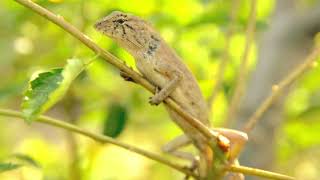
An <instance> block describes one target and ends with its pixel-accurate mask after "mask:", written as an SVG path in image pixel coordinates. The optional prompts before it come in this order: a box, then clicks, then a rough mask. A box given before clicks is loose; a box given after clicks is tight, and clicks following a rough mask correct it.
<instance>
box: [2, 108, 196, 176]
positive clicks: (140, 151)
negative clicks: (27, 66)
mask: <svg viewBox="0 0 320 180" xmlns="http://www.w3.org/2000/svg"><path fill="white" fill-rule="evenodd" d="M0 115H2V116H9V117H16V118H19V119H21V120H23V119H24V117H23V115H22V113H21V112H18V111H13V110H10V109H0ZM35 122H40V123H44V124H49V125H52V126H55V127H59V128H62V129H65V130H69V131H72V132H74V133H78V134H81V135H84V136H87V137H89V138H91V139H93V140H95V141H98V142H101V143H110V144H113V145H116V146H118V147H121V148H124V149H126V150H128V151H131V152H134V153H137V154H140V155H142V156H145V157H147V158H149V159H152V160H154V161H157V162H160V163H162V164H164V165H166V166H169V167H171V168H173V169H176V170H178V171H180V172H182V173H184V174H186V175H189V176H192V177H194V178H198V177H197V175H196V174H195V173H193V172H192V171H190V170H188V169H187V168H185V167H184V166H182V165H178V164H176V163H174V162H171V161H169V160H166V159H164V158H162V157H161V156H160V155H157V154H154V153H151V152H148V151H145V150H143V149H140V148H138V147H135V146H132V145H129V144H125V143H123V142H119V141H117V140H115V139H113V138H110V137H108V136H103V135H100V134H95V133H92V132H90V131H87V130H85V129H82V128H79V127H77V126H75V125H73V124H70V123H67V122H64V121H62V120H58V119H54V118H51V117H48V116H40V117H39V118H38V119H37V121H35Z"/></svg>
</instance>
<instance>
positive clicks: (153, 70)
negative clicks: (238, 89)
mask: <svg viewBox="0 0 320 180" xmlns="http://www.w3.org/2000/svg"><path fill="white" fill-rule="evenodd" d="M95 28H96V29H97V30H98V31H100V32H102V33H103V34H105V35H107V36H108V37H110V38H112V39H113V40H114V41H116V42H117V43H118V44H119V45H120V46H121V47H123V48H125V49H126V50H127V51H128V52H129V53H130V54H131V55H132V56H133V57H134V58H135V60H136V66H137V69H138V70H139V71H140V73H142V75H143V76H144V77H146V78H147V79H148V80H149V81H150V82H151V83H152V84H154V85H155V86H157V87H160V88H164V87H165V86H166V84H168V83H169V82H170V80H172V79H173V78H174V77H173V76H179V78H181V79H180V80H179V83H178V84H177V86H176V87H175V89H174V90H173V91H172V92H171V93H170V97H171V98H172V99H173V100H174V101H175V102H176V103H177V104H178V105H180V106H181V107H182V108H183V109H184V110H185V111H187V112H188V113H190V114H191V115H192V116H194V117H196V118H197V119H199V120H200V121H201V122H202V123H204V124H205V125H207V126H210V124H209V120H208V119H209V118H208V110H207V104H206V101H205V100H204V98H203V96H202V93H201V91H200V88H199V86H198V83H197V81H196V79H195V77H194V76H193V75H192V73H191V71H190V70H189V69H188V68H187V66H186V65H185V64H184V63H183V62H182V60H181V58H180V57H179V56H178V55H177V54H176V53H175V52H174V50H173V49H171V48H170V47H169V46H168V45H167V44H166V43H165V41H164V40H163V39H162V38H161V36H160V35H159V34H158V33H157V32H156V31H155V30H154V29H153V28H152V26H151V25H150V24H149V23H148V22H146V21H144V20H142V19H140V18H138V17H136V16H133V15H131V14H126V13H122V12H119V11H115V12H113V13H111V14H110V15H108V16H106V17H105V18H103V19H102V20H101V21H99V22H98V23H96V24H95ZM151 103H152V104H158V103H160V102H152V99H151ZM167 110H168V111H169V113H170V116H171V117H172V119H173V120H174V121H175V122H176V123H177V124H178V125H179V127H180V128H181V129H182V130H183V131H184V132H185V133H186V134H187V135H188V137H190V138H191V139H192V140H194V141H195V142H196V143H197V142H199V143H197V146H201V145H200V144H203V141H204V137H202V135H200V134H199V133H198V131H197V130H196V129H194V128H193V127H191V126H190V125H189V124H188V123H186V122H185V121H184V120H183V118H181V117H180V116H179V115H178V114H177V113H175V112H174V111H171V110H170V109H169V108H167ZM199 148H200V147H199Z"/></svg>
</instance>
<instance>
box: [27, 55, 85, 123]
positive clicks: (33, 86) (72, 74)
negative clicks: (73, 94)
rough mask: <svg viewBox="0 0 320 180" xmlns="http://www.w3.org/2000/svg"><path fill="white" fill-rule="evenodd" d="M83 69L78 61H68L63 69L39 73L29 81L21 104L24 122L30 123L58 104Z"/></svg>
mask: <svg viewBox="0 0 320 180" xmlns="http://www.w3.org/2000/svg"><path fill="white" fill-rule="evenodd" d="M83 67H84V65H83V64H82V62H81V61H80V60H79V59H69V60H68V64H67V65H66V66H65V67H64V68H56V69H52V70H51V71H47V72H43V73H40V74H38V76H37V77H36V78H35V79H34V80H31V82H30V85H29V88H28V90H27V91H26V92H25V94H24V98H23V102H22V111H23V113H24V116H25V118H26V121H27V122H32V121H33V120H34V119H35V118H36V117H37V116H38V115H39V114H41V113H43V112H44V111H46V110H47V109H49V108H50V107H52V106H53V105H54V104H55V103H56V102H58V101H59V100H60V99H61V98H62V97H63V96H64V94H65V93H66V91H67V89H68V87H69V86H70V85H71V82H72V81H73V80H74V79H75V78H76V77H77V75H78V74H79V73H80V72H81V71H82V70H83Z"/></svg>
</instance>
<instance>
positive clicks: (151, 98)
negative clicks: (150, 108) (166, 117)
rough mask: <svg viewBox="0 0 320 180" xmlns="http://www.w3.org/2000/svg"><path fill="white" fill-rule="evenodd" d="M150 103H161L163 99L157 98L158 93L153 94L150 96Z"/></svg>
mask: <svg viewBox="0 0 320 180" xmlns="http://www.w3.org/2000/svg"><path fill="white" fill-rule="evenodd" d="M149 103H150V104H151V105H156V106H157V105H159V104H160V103H161V101H159V98H157V96H156V95H154V96H152V97H149Z"/></svg>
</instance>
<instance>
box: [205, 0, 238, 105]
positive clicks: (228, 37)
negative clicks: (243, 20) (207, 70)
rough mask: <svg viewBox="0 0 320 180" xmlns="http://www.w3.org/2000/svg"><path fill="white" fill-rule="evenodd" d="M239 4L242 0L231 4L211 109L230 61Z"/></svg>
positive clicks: (209, 99)
mask: <svg viewBox="0 0 320 180" xmlns="http://www.w3.org/2000/svg"><path fill="white" fill-rule="evenodd" d="M239 4H240V0H233V1H232V5H231V9H230V15H229V16H230V23H229V26H228V29H227V32H226V35H225V39H226V40H225V41H226V42H225V47H224V51H223V55H222V59H221V61H220V64H219V67H218V72H217V75H216V76H217V77H216V84H215V85H214V87H213V90H212V93H211V95H210V96H209V98H208V107H209V109H211V107H212V104H213V102H214V100H215V98H216V96H217V94H218V92H219V91H220V88H221V84H222V82H223V75H224V72H225V69H226V67H227V64H228V62H229V58H230V55H229V50H230V42H231V36H232V34H233V33H234V28H235V23H236V15H237V12H238V11H237V10H238V9H239Z"/></svg>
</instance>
